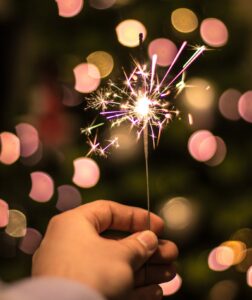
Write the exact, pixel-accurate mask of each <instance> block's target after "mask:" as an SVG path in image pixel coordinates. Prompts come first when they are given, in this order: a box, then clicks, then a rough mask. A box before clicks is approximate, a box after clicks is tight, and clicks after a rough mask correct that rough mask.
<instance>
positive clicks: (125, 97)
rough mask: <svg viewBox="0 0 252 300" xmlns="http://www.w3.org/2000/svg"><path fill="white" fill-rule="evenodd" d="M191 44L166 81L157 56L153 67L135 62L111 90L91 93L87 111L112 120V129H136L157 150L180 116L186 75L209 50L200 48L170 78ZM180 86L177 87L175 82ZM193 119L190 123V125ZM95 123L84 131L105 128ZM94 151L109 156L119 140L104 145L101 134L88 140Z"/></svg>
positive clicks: (152, 64)
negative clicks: (178, 103) (179, 103)
mask: <svg viewBox="0 0 252 300" xmlns="http://www.w3.org/2000/svg"><path fill="white" fill-rule="evenodd" d="M186 45H187V42H183V43H182V45H181V47H180V49H179V51H178V53H177V55H176V56H175V58H174V60H173V62H172V63H171V65H170V66H169V68H168V70H167V71H166V73H165V75H164V76H163V78H161V79H160V78H159V76H158V74H157V58H158V57H157V55H153V57H152V61H151V65H150V66H148V65H147V64H140V63H139V62H137V61H134V65H135V66H134V68H133V71H132V72H131V73H130V74H127V73H126V72H125V71H123V73H124V77H125V79H124V81H123V83H122V84H121V85H117V84H115V83H114V82H112V81H110V82H109V84H108V87H107V88H104V89H101V90H99V91H98V92H96V93H93V94H91V96H90V98H89V99H87V109H94V110H97V111H98V112H99V116H100V117H101V118H103V120H104V119H105V121H108V122H109V124H110V127H111V128H112V127H115V126H121V125H122V124H127V125H129V126H130V129H135V132H136V137H137V139H140V138H141V136H143V135H144V134H145V135H146V133H147V137H148V136H149V137H150V138H151V140H152V145H153V147H154V148H155V147H156V146H157V145H158V143H159V141H160V137H161V133H162V131H163V129H164V128H165V127H166V126H167V125H168V124H169V123H170V122H171V121H172V120H173V119H174V118H176V117H177V116H178V115H179V111H178V110H177V109H176V108H175V105H174V103H173V102H174V98H175V97H176V96H177V95H178V94H179V93H181V92H182V90H183V89H184V88H186V87H187V85H186V83H185V72H186V71H187V69H188V68H189V67H190V66H191V64H192V63H193V62H194V61H195V60H196V59H197V58H198V57H199V56H200V55H201V54H202V53H203V52H204V51H205V50H206V47H205V46H204V45H203V46H196V47H195V49H194V50H195V51H194V53H193V54H192V55H191V57H190V58H189V59H188V60H187V61H186V63H185V64H184V65H183V67H182V69H181V70H180V71H179V72H178V73H177V74H176V75H175V76H174V77H172V78H171V79H168V77H170V76H168V75H170V73H171V71H172V69H173V67H174V65H175V64H176V62H177V61H178V59H179V58H180V56H181V53H182V52H183V50H184V49H185V47H186ZM176 81H178V82H177V83H176V85H174V83H175V82H176ZM190 119H191V118H189V122H190ZM105 121H103V122H101V123H98V124H94V123H92V124H91V125H90V126H89V127H87V128H85V129H82V132H83V133H85V134H86V135H87V136H90V135H91V133H92V131H93V130H94V129H97V128H98V127H101V126H103V125H104V124H105V123H106V122H105ZM88 144H89V146H90V151H89V152H88V154H87V156H89V155H91V154H93V153H95V154H98V155H101V156H106V153H107V151H108V150H109V149H110V148H111V147H119V143H118V138H117V137H115V138H113V139H112V140H108V141H107V144H106V145H103V146H101V143H100V142H98V141H97V133H96V135H95V138H94V140H91V139H90V138H88Z"/></svg>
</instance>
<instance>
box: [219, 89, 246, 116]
mask: <svg viewBox="0 0 252 300" xmlns="http://www.w3.org/2000/svg"><path fill="white" fill-rule="evenodd" d="M240 97H241V93H240V92H239V91H238V90H236V89H228V90H226V91H225V92H224V93H223V94H222V95H221V96H220V99H219V110H220V112H221V114H222V115H223V117H225V118H226V119H228V120H232V121H237V120H239V119H240V115H239V111H238V101H239V99H240Z"/></svg>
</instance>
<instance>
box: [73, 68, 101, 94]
mask: <svg viewBox="0 0 252 300" xmlns="http://www.w3.org/2000/svg"><path fill="white" fill-rule="evenodd" d="M73 72H74V76H75V89H76V91H78V92H81V93H91V92H93V91H95V90H96V89H97V88H98V86H99V84H100V72H99V70H98V68H97V67H96V66H95V65H93V64H87V63H84V64H80V65H78V66H76V67H75V68H74V70H73Z"/></svg>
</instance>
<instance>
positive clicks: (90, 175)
mask: <svg viewBox="0 0 252 300" xmlns="http://www.w3.org/2000/svg"><path fill="white" fill-rule="evenodd" d="M73 164H74V175H73V182H74V183H75V184H76V185H77V186H79V187H82V188H91V187H93V186H95V185H96V184H97V182H98V181H99V178H100V170H99V167H98V165H97V163H96V162H95V161H94V160H93V159H91V158H86V157H80V158H78V159H75V160H74V162H73Z"/></svg>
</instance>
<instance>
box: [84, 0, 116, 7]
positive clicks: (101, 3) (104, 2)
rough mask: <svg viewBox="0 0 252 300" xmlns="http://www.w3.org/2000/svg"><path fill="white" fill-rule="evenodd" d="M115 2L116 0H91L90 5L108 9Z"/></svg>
mask: <svg viewBox="0 0 252 300" xmlns="http://www.w3.org/2000/svg"><path fill="white" fill-rule="evenodd" d="M115 3H116V0H89V4H90V6H91V7H93V8H96V9H107V8H110V7H111V6H113V5H114V4H115Z"/></svg>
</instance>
